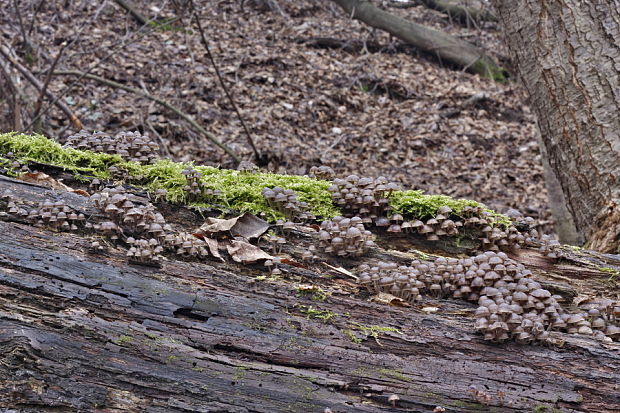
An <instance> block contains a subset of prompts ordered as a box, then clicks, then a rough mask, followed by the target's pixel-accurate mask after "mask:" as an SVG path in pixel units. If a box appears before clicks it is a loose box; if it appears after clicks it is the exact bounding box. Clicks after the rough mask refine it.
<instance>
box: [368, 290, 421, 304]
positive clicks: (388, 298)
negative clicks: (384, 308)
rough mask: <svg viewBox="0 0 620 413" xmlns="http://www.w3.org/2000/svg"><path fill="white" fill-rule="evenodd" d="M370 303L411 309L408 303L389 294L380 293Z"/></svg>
mask: <svg viewBox="0 0 620 413" xmlns="http://www.w3.org/2000/svg"><path fill="white" fill-rule="evenodd" d="M370 301H372V302H375V303H379V304H386V305H393V306H395V307H411V304H409V303H408V302H407V301H405V300H403V299H402V298H400V297H396V296H395V295H392V294H388V293H379V294H377V295H375V296H372V297H371V298H370Z"/></svg>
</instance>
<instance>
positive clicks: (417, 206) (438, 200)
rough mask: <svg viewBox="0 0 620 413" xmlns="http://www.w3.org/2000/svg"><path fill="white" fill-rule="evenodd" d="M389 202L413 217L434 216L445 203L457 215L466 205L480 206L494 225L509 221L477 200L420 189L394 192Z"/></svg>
mask: <svg viewBox="0 0 620 413" xmlns="http://www.w3.org/2000/svg"><path fill="white" fill-rule="evenodd" d="M390 204H391V205H392V208H394V212H398V213H400V214H402V215H404V216H407V217H409V218H414V219H420V218H429V217H433V216H436V215H437V210H438V209H439V208H440V207H442V206H444V205H447V206H449V207H450V209H452V213H453V214H455V215H458V216H462V213H463V209H464V208H465V207H466V206H470V207H472V208H477V207H480V208H482V209H483V210H484V211H486V212H489V213H490V214H491V215H490V216H489V218H490V219H491V221H492V223H493V224H494V225H503V226H507V225H510V223H511V221H510V218H508V217H507V216H505V215H502V214H498V213H497V212H495V211H493V210H491V209H488V208H487V207H486V206H484V204H481V203H479V202H476V201H472V200H469V199H454V198H450V197H449V196H446V195H424V193H423V192H422V191H420V190H408V191H398V192H394V193H393V194H392V196H391V197H390Z"/></svg>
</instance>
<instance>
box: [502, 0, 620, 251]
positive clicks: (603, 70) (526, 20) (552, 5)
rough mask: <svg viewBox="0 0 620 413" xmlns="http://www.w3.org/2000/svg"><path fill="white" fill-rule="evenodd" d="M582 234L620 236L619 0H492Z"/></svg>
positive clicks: (603, 239) (604, 244)
mask: <svg viewBox="0 0 620 413" xmlns="http://www.w3.org/2000/svg"><path fill="white" fill-rule="evenodd" d="M494 4H495V6H496V9H497V15H498V18H499V19H500V22H501V24H502V25H503V27H504V31H505V36H506V40H507V43H508V46H509V47H510V50H511V53H512V57H513V59H514V62H515V64H516V68H517V71H518V74H519V76H520V78H521V80H522V82H523V84H524V85H525V88H526V89H527V91H528V94H529V96H530V100H531V102H530V103H531V105H532V107H533V109H534V111H535V113H536V115H537V117H538V126H539V128H540V131H541V137H542V141H543V142H544V146H545V147H546V150H547V153H548V160H549V165H550V166H551V168H552V169H553V170H554V171H555V174H556V176H557V177H558V180H559V182H560V185H561V187H562V191H563V193H564V196H565V198H566V201H567V204H568V205H567V206H568V209H569V211H570V213H571V215H572V216H573V219H574V222H575V226H576V229H577V231H578V233H579V234H581V235H582V236H585V238H586V240H587V242H588V246H589V247H590V248H593V249H597V250H600V251H604V252H617V251H618V246H619V240H618V239H619V238H620V182H619V180H620V116H618V111H619V110H620V7H619V3H618V1H617V0H595V1H587V2H584V1H578V0H551V1H541V0H519V1H508V0H494Z"/></svg>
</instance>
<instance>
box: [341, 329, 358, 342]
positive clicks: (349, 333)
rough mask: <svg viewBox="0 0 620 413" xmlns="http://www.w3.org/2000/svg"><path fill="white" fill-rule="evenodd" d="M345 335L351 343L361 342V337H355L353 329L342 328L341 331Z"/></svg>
mask: <svg viewBox="0 0 620 413" xmlns="http://www.w3.org/2000/svg"><path fill="white" fill-rule="evenodd" d="M342 333H343V334H344V335H345V336H347V337H349V340H351V341H352V342H353V343H355V344H360V343H361V342H362V339H361V338H359V337H357V336H356V335H355V332H354V331H353V330H343V332H342Z"/></svg>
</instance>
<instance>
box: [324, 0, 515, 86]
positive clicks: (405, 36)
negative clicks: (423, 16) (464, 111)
mask: <svg viewBox="0 0 620 413" xmlns="http://www.w3.org/2000/svg"><path fill="white" fill-rule="evenodd" d="M333 1H334V2H335V3H336V4H338V5H339V6H340V7H342V9H343V10H344V11H345V12H346V13H347V15H348V16H349V17H351V18H353V19H356V20H360V21H362V22H364V23H366V24H367V25H369V26H372V27H375V28H377V29H380V30H385V31H386V32H388V33H390V34H392V35H393V36H395V37H397V38H399V39H401V40H403V41H405V42H407V43H409V44H411V45H412V46H415V47H417V48H418V49H420V50H421V51H423V52H426V53H429V54H431V55H433V56H437V57H438V58H439V59H440V60H441V61H445V62H447V63H450V64H453V65H456V66H457V67H459V68H462V69H463V70H467V71H468V72H470V73H477V74H479V75H481V76H484V77H489V78H491V79H504V70H503V69H502V68H501V67H499V66H497V64H496V63H495V62H494V61H493V59H491V58H490V57H488V56H487V55H486V53H485V52H484V50H482V49H480V48H478V47H476V46H474V45H473V44H471V43H468V42H465V41H463V40H460V39H457V38H456V37H453V36H450V35H449V34H446V33H442V32H440V31H437V30H433V29H429V28H428V27H424V26H422V25H419V24H416V23H413V22H410V21H408V20H406V19H403V18H402V17H399V16H395V15H393V14H390V13H388V12H386V11H385V10H381V9H380V8H378V7H376V6H374V5H373V4H372V3H370V2H369V1H367V0H333Z"/></svg>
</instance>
